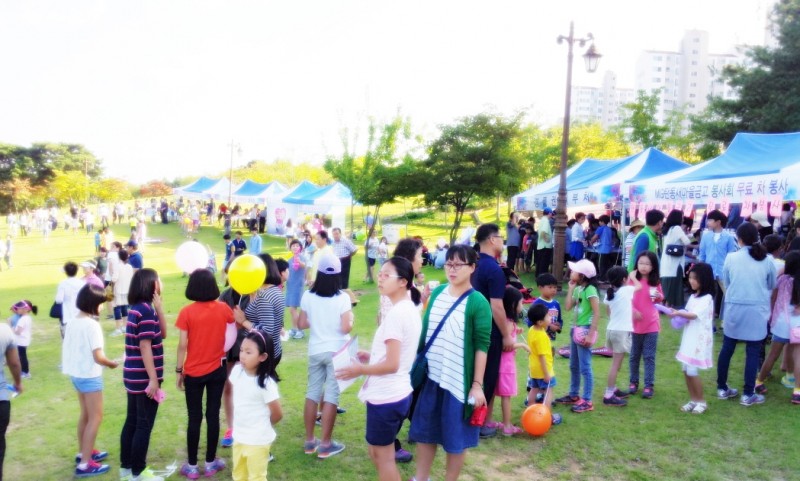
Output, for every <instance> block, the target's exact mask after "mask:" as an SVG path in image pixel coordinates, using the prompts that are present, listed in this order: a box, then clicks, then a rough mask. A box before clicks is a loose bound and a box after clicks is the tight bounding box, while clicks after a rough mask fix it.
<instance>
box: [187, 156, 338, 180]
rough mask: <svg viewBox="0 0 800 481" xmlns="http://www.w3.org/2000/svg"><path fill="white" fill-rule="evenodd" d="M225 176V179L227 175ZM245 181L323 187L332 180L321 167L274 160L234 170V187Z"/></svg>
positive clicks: (254, 162)
mask: <svg viewBox="0 0 800 481" xmlns="http://www.w3.org/2000/svg"><path fill="white" fill-rule="evenodd" d="M225 176H226V177H227V173H226V174H225ZM245 179H250V180H252V181H253V182H261V183H265V184H266V183H268V182H272V181H277V182H280V183H282V184H284V185H286V186H294V185H297V184H299V183H300V182H302V181H304V180H307V181H309V182H313V183H314V184H317V185H324V184H328V183H330V182H331V180H333V179H332V177H331V175H330V174H329V173H328V172H327V171H326V170H325V169H324V168H323V167H322V166H319V165H313V164H310V163H308V162H300V163H293V162H292V161H290V160H285V159H276V160H274V161H272V162H265V161H263V160H252V161H250V162H249V163H248V164H247V165H246V166H244V167H241V168H238V169H234V171H233V183H234V185H236V184H237V183H239V182H243V181H244V180H245ZM184 185H185V184H184Z"/></svg>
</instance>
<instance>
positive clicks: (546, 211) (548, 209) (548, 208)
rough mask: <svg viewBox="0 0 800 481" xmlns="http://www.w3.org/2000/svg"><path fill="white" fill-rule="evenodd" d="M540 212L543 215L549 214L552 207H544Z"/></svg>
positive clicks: (551, 211)
mask: <svg viewBox="0 0 800 481" xmlns="http://www.w3.org/2000/svg"><path fill="white" fill-rule="evenodd" d="M542 213H544V215H550V214H552V213H553V209H551V208H550V207H545V208H544V210H543V211H542Z"/></svg>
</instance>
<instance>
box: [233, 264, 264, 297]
mask: <svg viewBox="0 0 800 481" xmlns="http://www.w3.org/2000/svg"><path fill="white" fill-rule="evenodd" d="M266 277H267V266H265V265H264V261H262V260H261V258H260V257H258V256H254V255H252V254H245V255H241V256H239V257H237V258H236V259H234V260H233V262H232V263H231V266H230V267H229V268H228V282H230V284H231V287H233V288H234V290H236V292H238V293H239V294H251V293H253V292H255V291H257V290H258V288H259V287H261V286H262V285H263V284H264V280H265V279H266Z"/></svg>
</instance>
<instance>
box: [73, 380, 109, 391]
mask: <svg viewBox="0 0 800 481" xmlns="http://www.w3.org/2000/svg"><path fill="white" fill-rule="evenodd" d="M70 378H71V379H72V385H73V386H75V390H76V391H78V392H79V393H81V394H86V393H90V392H98V391H102V390H103V376H97V377H71V376H70Z"/></svg>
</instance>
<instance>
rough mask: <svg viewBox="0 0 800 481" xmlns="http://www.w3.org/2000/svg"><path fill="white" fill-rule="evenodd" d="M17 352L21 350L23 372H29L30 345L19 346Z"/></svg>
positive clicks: (20, 360)
mask: <svg viewBox="0 0 800 481" xmlns="http://www.w3.org/2000/svg"><path fill="white" fill-rule="evenodd" d="M17 352H19V364H20V366H21V367H22V374H29V373H30V371H29V370H28V369H29V366H28V346H17Z"/></svg>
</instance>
